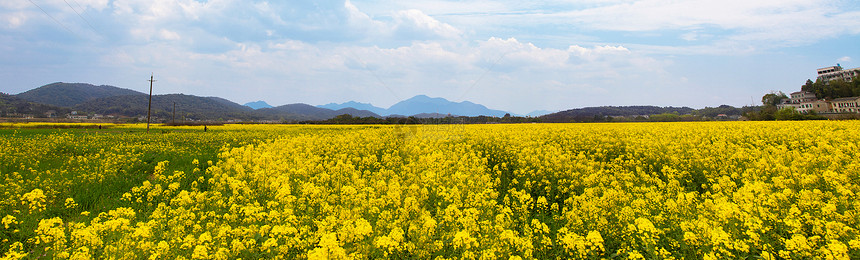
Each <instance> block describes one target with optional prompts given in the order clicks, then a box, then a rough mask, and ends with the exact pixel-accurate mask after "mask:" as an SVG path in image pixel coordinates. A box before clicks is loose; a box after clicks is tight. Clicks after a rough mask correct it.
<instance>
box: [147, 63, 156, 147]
mask: <svg viewBox="0 0 860 260" xmlns="http://www.w3.org/2000/svg"><path fill="white" fill-rule="evenodd" d="M152 82H155V74H150V75H149V107H148V108H147V109H146V132H147V133H149V116H150V112H151V111H152Z"/></svg>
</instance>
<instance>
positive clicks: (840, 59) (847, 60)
mask: <svg viewBox="0 0 860 260" xmlns="http://www.w3.org/2000/svg"><path fill="white" fill-rule="evenodd" d="M837 61H839V62H851V57H848V56H845V57H842V58H839V59H837Z"/></svg>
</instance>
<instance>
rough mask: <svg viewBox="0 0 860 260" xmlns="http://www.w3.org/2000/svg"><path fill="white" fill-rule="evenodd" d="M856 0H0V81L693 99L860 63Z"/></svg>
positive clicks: (516, 105)
mask: <svg viewBox="0 0 860 260" xmlns="http://www.w3.org/2000/svg"><path fill="white" fill-rule="evenodd" d="M858 61H860V3H858V2H857V1H849V0H835V1H830V0H823V1H822V0H760V1H749V0H692V1H688V0H583V1H561V0H557V1H453V0H452V1H430V0H413V1H361V0H355V1H342V0H325V1H313V2H311V1H237V0H212V1H197V0H113V1H109V0H7V1H2V2H0V77H2V79H3V84H2V87H0V91H2V92H7V93H12V94H16V93H19V92H23V91H26V90H29V89H32V88H35V87H38V86H42V85H45V84H49V83H52V82H58V81H61V82H86V83H92V84H107V85H114V86H118V87H123V88H129V89H134V90H138V91H141V92H146V91H148V87H149V86H148V82H147V81H146V80H147V79H148V78H149V75H150V73H154V74H155V77H156V80H158V81H157V82H156V84H155V90H154V92H155V93H157V94H167V93H185V94H192V95H199V96H219V97H224V98H227V99H230V100H232V101H235V102H238V103H245V102H250V101H256V100H264V101H266V102H268V103H269V104H272V105H283V104H289V103H299V102H301V103H308V104H313V105H319V104H325V103H329V102H338V103H340V102H346V101H350V100H354V101H358V102H365V103H372V104H374V105H376V106H380V107H388V106H390V105H392V104H394V103H396V102H398V101H400V100H403V99H407V98H410V97H412V96H415V95H418V94H425V95H429V96H433V97H444V98H446V99H449V100H452V101H464V100H468V101H472V102H476V103H480V104H484V105H486V106H488V107H490V108H493V109H502V110H508V111H512V112H515V113H521V114H525V113H528V112H530V111H533V110H553V111H555V110H565V109H570V108H578V107H586V106H601V105H658V106H690V107H694V108H701V107H705V106H719V105H721V104H728V105H733V106H742V105H749V104H750V103H753V102H755V103H757V102H759V100H760V98H761V96H762V95H764V94H765V93H767V92H769V91H771V90H781V91H785V92H792V91H796V90H799V86H800V85H801V84H803V83H804V82H805V81H806V79H809V78H813V79H814V77H815V69H816V68H819V67H825V66H831V65H835V64H836V63H841V64H842V66H843V67H846V68H854V67H860V62H858Z"/></svg>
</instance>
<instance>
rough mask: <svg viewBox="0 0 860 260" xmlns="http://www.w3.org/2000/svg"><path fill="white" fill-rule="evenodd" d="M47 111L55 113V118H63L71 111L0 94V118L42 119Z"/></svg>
mask: <svg viewBox="0 0 860 260" xmlns="http://www.w3.org/2000/svg"><path fill="white" fill-rule="evenodd" d="M49 111H53V112H55V113H54V115H56V116H63V115H65V114H68V113H69V112H71V109H69V108H63V107H57V106H52V105H45V104H40V103H35V102H30V101H27V100H24V99H21V98H18V97H16V96H12V95H9V94H5V93H0V117H24V116H32V117H37V118H43V117H47V116H48V115H47V114H46V113H47V112H49Z"/></svg>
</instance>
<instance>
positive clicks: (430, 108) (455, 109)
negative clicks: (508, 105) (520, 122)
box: [386, 95, 507, 117]
mask: <svg viewBox="0 0 860 260" xmlns="http://www.w3.org/2000/svg"><path fill="white" fill-rule="evenodd" d="M386 112H387V113H388V114H397V115H417V114H433V113H437V114H443V115H444V114H452V115H459V116H497V117H501V116H504V115H505V114H507V112H505V111H501V110H492V109H489V108H487V107H485V106H483V105H480V104H475V103H472V102H469V101H463V102H452V101H448V100H447V99H444V98H431V97H428V96H425V95H418V96H415V97H412V98H410V99H407V100H403V101H400V102H398V103H397V104H394V105H392V106H391V107H390V108H388V110H387V111H386Z"/></svg>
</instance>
